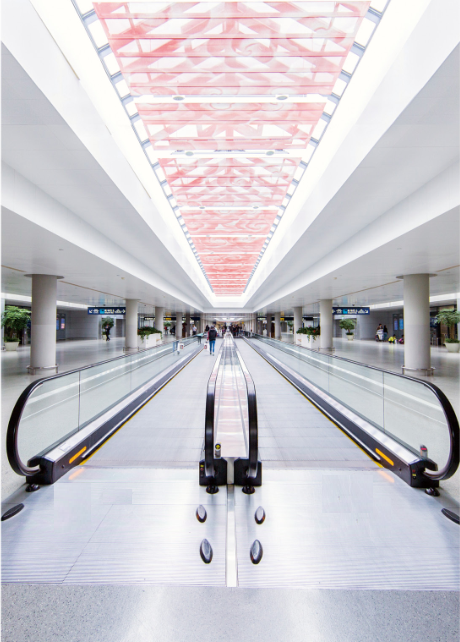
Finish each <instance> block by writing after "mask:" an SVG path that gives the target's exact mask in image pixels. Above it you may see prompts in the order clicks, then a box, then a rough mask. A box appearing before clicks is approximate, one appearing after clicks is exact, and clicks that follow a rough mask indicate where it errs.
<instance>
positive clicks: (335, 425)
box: [247, 342, 383, 468]
mask: <svg viewBox="0 0 460 642" xmlns="http://www.w3.org/2000/svg"><path fill="white" fill-rule="evenodd" d="M247 343H248V345H250V346H251V348H252V349H253V350H254V352H255V353H256V354H258V355H259V357H260V358H261V359H263V360H264V361H266V362H267V363H268V365H269V366H271V367H272V368H273V370H275V371H276V372H277V373H278V374H279V375H280V376H281V377H283V379H286V381H287V382H288V383H290V384H291V386H292V387H293V388H294V390H297V392H298V393H299V394H300V395H302V397H303V398H304V399H306V400H307V401H308V403H311V405H312V406H313V407H314V408H315V409H316V410H317V411H318V412H319V413H321V414H322V415H323V417H326V419H327V420H328V421H330V423H331V424H332V425H333V426H334V427H335V428H338V429H339V430H340V432H341V433H342V434H344V435H345V437H347V439H349V440H350V441H351V443H352V444H353V445H354V446H356V448H359V450H360V451H361V452H362V453H364V454H365V455H367V457H369V459H371V460H372V461H373V462H374V464H375V465H376V466H378V467H379V468H383V466H382V464H379V462H378V461H376V460H375V459H374V458H373V457H372V456H371V455H370V453H368V452H367V451H366V450H364V448H362V446H360V445H359V444H358V443H357V442H356V441H355V440H354V439H353V438H352V437H350V435H349V434H348V433H347V431H346V430H344V429H343V428H342V427H341V426H338V425H337V424H336V423H335V421H332V419H331V418H330V417H329V415H326V413H325V412H323V411H322V410H321V408H318V406H317V405H316V404H314V403H313V401H312V400H311V399H309V398H308V397H307V395H306V394H305V393H304V392H302V390H300V389H299V388H297V386H296V385H294V384H293V383H292V381H290V380H289V379H288V378H287V377H286V375H284V374H283V373H282V372H280V371H279V370H278V368H277V367H276V366H274V365H273V363H271V362H270V361H269V360H268V359H266V358H265V357H263V356H262V355H261V354H260V352H257V350H256V349H255V348H254V346H252V345H251V344H250V343H249V342H247ZM300 376H302V375H300Z"/></svg>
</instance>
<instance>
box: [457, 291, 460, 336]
mask: <svg viewBox="0 0 460 642" xmlns="http://www.w3.org/2000/svg"><path fill="white" fill-rule="evenodd" d="M457 312H460V299H457ZM457 339H460V323H457Z"/></svg>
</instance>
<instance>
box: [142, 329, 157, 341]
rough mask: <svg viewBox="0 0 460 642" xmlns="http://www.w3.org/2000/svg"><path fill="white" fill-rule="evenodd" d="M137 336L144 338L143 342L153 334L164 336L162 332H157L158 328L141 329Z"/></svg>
mask: <svg viewBox="0 0 460 642" xmlns="http://www.w3.org/2000/svg"><path fill="white" fill-rule="evenodd" d="M137 334H138V335H139V336H140V337H142V340H144V338H145V337H148V336H150V335H151V334H161V335H163V333H162V331H161V330H157V329H156V328H139V330H138V331H137Z"/></svg>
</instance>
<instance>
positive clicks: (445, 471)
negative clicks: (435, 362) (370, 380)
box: [245, 332, 460, 481]
mask: <svg viewBox="0 0 460 642" xmlns="http://www.w3.org/2000/svg"><path fill="white" fill-rule="evenodd" d="M245 334H246V336H248V337H251V336H252V337H255V338H256V339H258V340H262V341H264V340H265V341H273V342H275V341H276V343H277V344H280V345H279V346H278V345H275V347H276V348H277V349H279V350H282V351H284V352H288V350H287V349H286V348H288V345H289V344H284V343H283V342H282V341H279V340H278V339H272V338H271V337H264V336H263V335H260V334H257V333H255V332H246V333H245ZM294 347H296V348H303V349H304V350H309V351H310V352H314V353H315V354H320V355H323V356H324V353H323V352H319V350H312V349H311V348H306V347H305V346H298V345H296V344H294ZM327 356H328V357H332V358H333V359H338V360H339V361H345V362H347V363H352V364H354V365H357V366H362V367H364V368H368V369H369V370H376V371H377V372H383V373H385V374H389V375H392V376H394V377H400V378H401V379H406V380H408V381H414V382H415V383H418V384H421V385H423V386H425V387H426V388H428V389H429V390H431V392H432V393H433V394H434V395H435V397H436V398H437V400H438V401H439V404H440V405H441V408H442V410H443V413H444V417H445V418H446V422H447V428H448V431H449V439H450V451H449V456H448V458H447V462H446V465H445V466H444V467H443V468H442V469H441V470H438V471H434V470H425V471H424V473H423V474H424V475H425V477H428V479H431V480H432V481H442V480H444V479H449V478H450V477H452V476H453V475H455V473H456V472H457V469H458V466H459V462H460V428H459V424H458V419H457V415H456V414H455V411H454V409H453V407H452V404H451V403H450V401H449V399H448V398H447V397H446V395H445V394H444V392H443V391H442V390H441V389H440V388H438V386H435V385H434V383H429V382H428V381H424V380H423V379H417V378H416V377H410V376H408V375H404V374H399V372H392V371H391V370H385V369H384V368H378V367H377V366H370V365H367V364H366V363H360V362H359V361H353V360H352V359H347V358H346V357H339V356H337V355H335V354H328V355H327Z"/></svg>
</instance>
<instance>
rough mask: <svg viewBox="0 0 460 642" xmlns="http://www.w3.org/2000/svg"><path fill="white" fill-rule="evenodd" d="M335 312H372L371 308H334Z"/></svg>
mask: <svg viewBox="0 0 460 642" xmlns="http://www.w3.org/2000/svg"><path fill="white" fill-rule="evenodd" d="M332 313H333V314H344V315H345V314H370V313H371V310H370V308H361V307H360V308H332Z"/></svg>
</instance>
